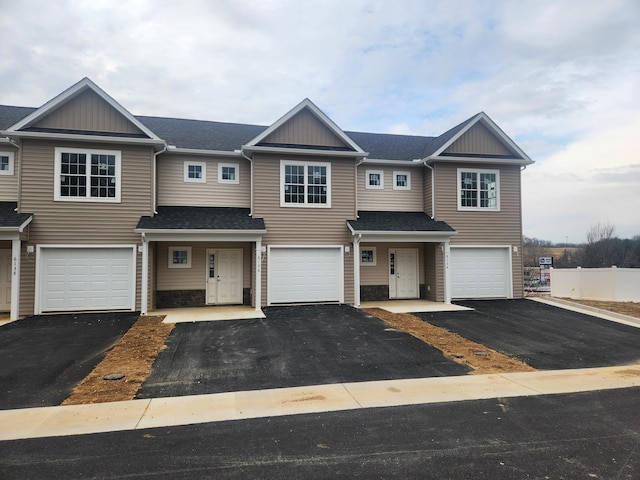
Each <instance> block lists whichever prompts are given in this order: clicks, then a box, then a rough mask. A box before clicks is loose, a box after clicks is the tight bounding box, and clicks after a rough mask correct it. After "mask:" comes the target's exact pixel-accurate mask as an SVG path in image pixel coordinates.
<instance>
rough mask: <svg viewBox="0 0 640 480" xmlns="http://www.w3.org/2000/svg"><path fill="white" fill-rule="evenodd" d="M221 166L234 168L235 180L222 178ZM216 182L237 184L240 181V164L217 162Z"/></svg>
mask: <svg viewBox="0 0 640 480" xmlns="http://www.w3.org/2000/svg"><path fill="white" fill-rule="evenodd" d="M222 167H232V168H235V171H236V178H235V180H225V179H224V178H222ZM218 183H230V184H234V185H237V184H239V183H240V164H239V163H219V164H218Z"/></svg>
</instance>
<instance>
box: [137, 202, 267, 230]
mask: <svg viewBox="0 0 640 480" xmlns="http://www.w3.org/2000/svg"><path fill="white" fill-rule="evenodd" d="M250 213H251V212H250V210H249V209H248V208H230V207H158V213H157V215H155V216H153V217H141V218H140V221H139V222H138V226H137V227H136V228H139V229H142V230H165V229H178V230H265V226H264V220H263V219H262V218H253V217H251V216H249V214H250Z"/></svg>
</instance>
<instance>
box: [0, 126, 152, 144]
mask: <svg viewBox="0 0 640 480" xmlns="http://www.w3.org/2000/svg"><path fill="white" fill-rule="evenodd" d="M0 135H5V136H7V137H9V138H36V139H56V140H81V141H89V142H103V143H116V142H117V143H126V144H130V145H152V146H157V147H159V148H164V145H165V142H164V140H160V139H153V138H132V137H109V136H105V135H81V134H75V133H49V132H24V131H15V132H14V131H9V130H0Z"/></svg>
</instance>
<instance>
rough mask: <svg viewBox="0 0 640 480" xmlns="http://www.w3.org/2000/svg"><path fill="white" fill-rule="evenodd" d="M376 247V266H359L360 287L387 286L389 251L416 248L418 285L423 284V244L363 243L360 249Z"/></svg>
mask: <svg viewBox="0 0 640 480" xmlns="http://www.w3.org/2000/svg"><path fill="white" fill-rule="evenodd" d="M367 247H369V248H371V247H376V260H377V261H376V265H375V266H362V265H361V266H360V285H389V250H393V249H396V248H417V249H418V266H419V272H418V274H419V278H420V280H419V283H420V284H424V283H425V261H424V244H422V243H376V244H374V243H366V244H365V243H363V244H361V245H360V249H361V250H364V249H366V248H367Z"/></svg>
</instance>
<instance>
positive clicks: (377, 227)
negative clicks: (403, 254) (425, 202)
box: [347, 211, 455, 233]
mask: <svg viewBox="0 0 640 480" xmlns="http://www.w3.org/2000/svg"><path fill="white" fill-rule="evenodd" d="M347 223H348V224H349V225H350V226H351V229H352V230H353V231H354V232H369V233H370V232H455V230H454V229H453V228H451V226H449V225H448V224H447V223H445V222H437V221H435V220H433V219H432V218H431V217H430V216H429V215H427V214H426V213H422V212H382V211H360V212H358V219H357V220H348V221H347Z"/></svg>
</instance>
